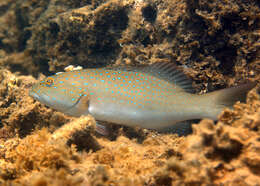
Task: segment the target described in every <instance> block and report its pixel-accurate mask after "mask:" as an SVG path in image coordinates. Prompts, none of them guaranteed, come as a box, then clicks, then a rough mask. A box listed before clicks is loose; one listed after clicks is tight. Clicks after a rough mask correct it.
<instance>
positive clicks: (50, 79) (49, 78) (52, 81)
mask: <svg viewBox="0 0 260 186" xmlns="http://www.w3.org/2000/svg"><path fill="white" fill-rule="evenodd" d="M53 83H54V78H52V77H48V78H46V80H45V81H44V84H45V85H46V86H47V87H51V86H52V85H53Z"/></svg>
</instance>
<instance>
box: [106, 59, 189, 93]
mask: <svg viewBox="0 0 260 186" xmlns="http://www.w3.org/2000/svg"><path fill="white" fill-rule="evenodd" d="M107 69H110V70H122V71H134V72H143V73H148V74H150V75H152V76H155V77H157V78H160V79H163V80H165V81H168V82H170V83H174V84H176V85H177V86H179V87H181V88H182V89H183V90H184V91H186V92H189V93H194V89H193V88H192V81H191V80H190V79H188V78H187V76H186V75H185V74H184V73H183V72H181V71H180V70H179V69H178V68H177V66H176V65H174V64H173V63H168V62H157V63H153V64H151V65H149V66H141V67H133V66H127V67H125V66H124V67H122V66H119V67H107Z"/></svg>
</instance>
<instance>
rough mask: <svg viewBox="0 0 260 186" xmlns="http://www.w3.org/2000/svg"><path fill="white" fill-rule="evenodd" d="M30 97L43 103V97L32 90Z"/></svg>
mask: <svg viewBox="0 0 260 186" xmlns="http://www.w3.org/2000/svg"><path fill="white" fill-rule="evenodd" d="M29 96H31V97H32V98H33V99H36V100H37V101H40V102H41V97H40V96H39V95H38V94H37V93H36V92H34V91H32V90H30V91H29Z"/></svg>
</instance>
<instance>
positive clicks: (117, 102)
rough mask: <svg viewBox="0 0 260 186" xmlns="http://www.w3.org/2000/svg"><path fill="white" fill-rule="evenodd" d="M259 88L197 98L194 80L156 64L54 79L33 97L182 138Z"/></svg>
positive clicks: (63, 109)
mask: <svg viewBox="0 0 260 186" xmlns="http://www.w3.org/2000/svg"><path fill="white" fill-rule="evenodd" d="M255 85H256V84H255V83H246V84H243V85H240V86H237V87H231V88H226V89H222V90H217V91H213V92H210V93H206V94H203V95H199V94H194V89H193V88H192V81H191V80H190V79H189V78H187V76H186V75H185V74H184V73H183V72H181V71H180V70H179V69H178V68H177V67H176V65H174V64H173V63H169V62H157V63H154V64H152V65H149V66H144V67H131V68H130V67H128V68H126V67H113V68H89V69H82V70H75V71H69V72H63V73H59V74H55V75H53V76H49V77H46V78H45V79H43V80H42V81H40V82H38V83H36V84H34V85H33V86H32V88H31V89H30V91H29V95H30V96H31V97H33V98H34V99H36V100H38V101H40V102H41V103H43V104H45V105H47V106H49V107H51V108H54V109H56V110H58V111H60V112H63V113H65V114H67V115H70V116H74V117H79V116H82V115H88V114H90V115H92V116H93V117H94V118H95V119H96V120H98V121H105V122H109V123H114V124H120V125H125V126H130V127H135V126H138V127H141V128H146V129H155V130H158V131H164V130H166V129H168V128H170V129H171V131H173V133H177V134H179V135H183V134H186V133H190V129H191V127H190V123H188V122H185V121H189V120H194V119H202V118H210V119H213V120H217V118H218V115H219V114H220V113H221V111H222V110H223V109H224V108H225V107H230V108H231V107H232V106H233V104H234V103H235V102H236V101H244V100H245V98H246V95H247V92H248V91H249V90H250V89H252V88H253V87H254V86H255ZM100 128H101V131H103V132H104V130H105V129H104V128H102V127H100ZM101 133H102V132H101Z"/></svg>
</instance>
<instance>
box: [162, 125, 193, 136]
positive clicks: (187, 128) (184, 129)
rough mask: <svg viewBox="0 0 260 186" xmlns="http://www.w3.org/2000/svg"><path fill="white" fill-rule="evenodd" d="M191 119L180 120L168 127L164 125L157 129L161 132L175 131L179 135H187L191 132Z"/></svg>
mask: <svg viewBox="0 0 260 186" xmlns="http://www.w3.org/2000/svg"><path fill="white" fill-rule="evenodd" d="M191 125H192V121H181V122H178V123H175V124H173V125H172V126H170V127H164V128H161V129H159V130H158V131H159V132H162V133H176V134H178V135H179V136H187V135H189V134H191V133H192V127H191Z"/></svg>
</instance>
